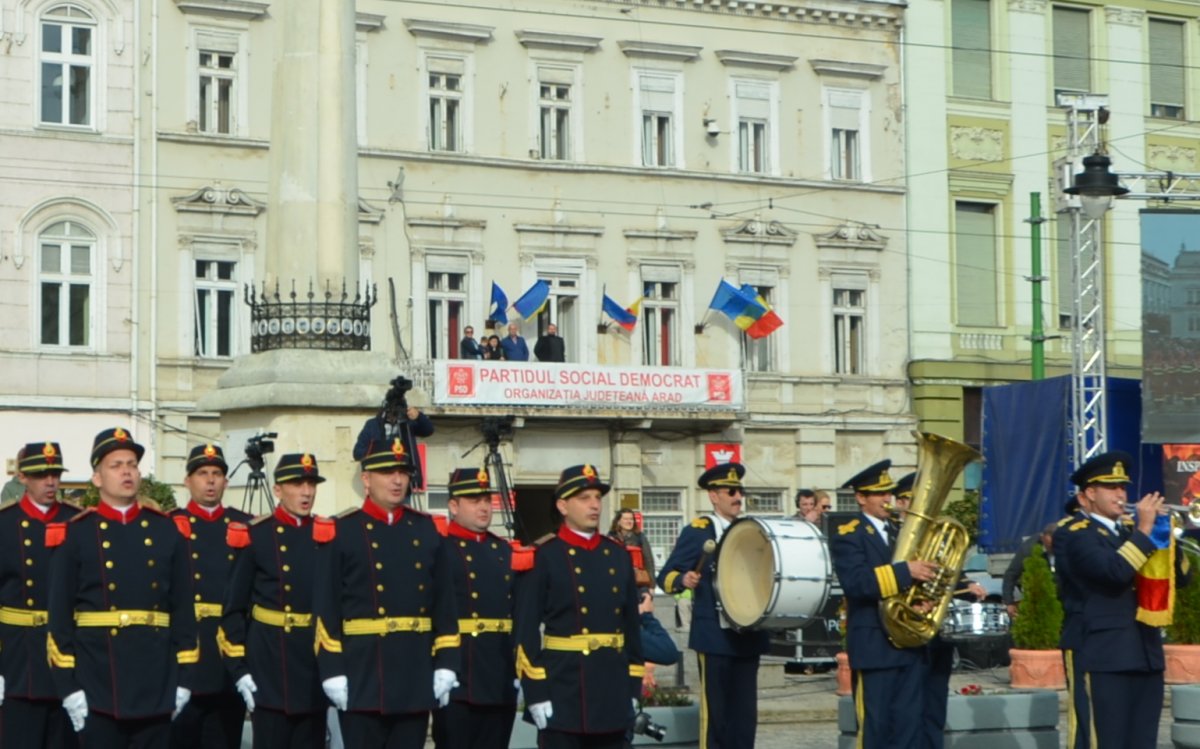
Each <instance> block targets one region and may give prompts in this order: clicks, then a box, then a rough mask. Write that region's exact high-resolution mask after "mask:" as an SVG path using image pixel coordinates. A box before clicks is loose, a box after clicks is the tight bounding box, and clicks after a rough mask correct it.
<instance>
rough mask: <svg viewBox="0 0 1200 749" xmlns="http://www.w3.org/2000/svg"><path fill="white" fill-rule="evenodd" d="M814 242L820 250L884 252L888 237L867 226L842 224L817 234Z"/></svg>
mask: <svg viewBox="0 0 1200 749" xmlns="http://www.w3.org/2000/svg"><path fill="white" fill-rule="evenodd" d="M813 242H814V243H815V244H816V245H817V247H818V248H822V249H824V248H829V249H850V250H883V248H885V247H887V242H888V241H887V237H885V236H883V235H882V234H880V233H879V232H877V231H875V227H872V226H868V225H867V224H841V225H840V226H835V227H834V228H833V229H831V230H829V231H827V232H825V233H824V234H817V235H815V236H814V237H813Z"/></svg>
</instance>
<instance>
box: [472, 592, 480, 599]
mask: <svg viewBox="0 0 1200 749" xmlns="http://www.w3.org/2000/svg"><path fill="white" fill-rule="evenodd" d="M471 597H472V598H478V597H479V591H477V590H473V591H471Z"/></svg>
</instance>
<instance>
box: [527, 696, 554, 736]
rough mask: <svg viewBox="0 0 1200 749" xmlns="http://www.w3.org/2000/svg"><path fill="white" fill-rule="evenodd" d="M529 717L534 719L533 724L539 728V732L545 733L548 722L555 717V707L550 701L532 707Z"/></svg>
mask: <svg viewBox="0 0 1200 749" xmlns="http://www.w3.org/2000/svg"><path fill="white" fill-rule="evenodd" d="M529 717H530V718H533V724H534V725H535V726H537V727H538V730H539V731H544V730H546V722H547V721H549V720H550V719H551V718H553V717H554V706H553V705H551V704H550V702H549V700H547V701H546V702H539V703H537V704H536V705H530V706H529Z"/></svg>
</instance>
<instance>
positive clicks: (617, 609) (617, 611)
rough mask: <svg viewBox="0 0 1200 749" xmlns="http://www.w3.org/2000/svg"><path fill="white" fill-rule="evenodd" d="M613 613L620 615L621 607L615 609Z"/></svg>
mask: <svg viewBox="0 0 1200 749" xmlns="http://www.w3.org/2000/svg"><path fill="white" fill-rule="evenodd" d="M613 613H614V614H620V613H621V609H620V607H617V608H615V609H613Z"/></svg>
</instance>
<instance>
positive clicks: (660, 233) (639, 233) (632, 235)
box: [624, 229, 696, 242]
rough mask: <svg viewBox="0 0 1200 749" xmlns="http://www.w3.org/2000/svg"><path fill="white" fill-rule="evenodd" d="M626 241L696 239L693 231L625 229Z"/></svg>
mask: <svg viewBox="0 0 1200 749" xmlns="http://www.w3.org/2000/svg"><path fill="white" fill-rule="evenodd" d="M624 234H625V238H626V239H661V240H665V241H667V242H678V241H681V240H692V239H695V238H696V232H694V231H666V230H659V229H626V230H625V232H624Z"/></svg>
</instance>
